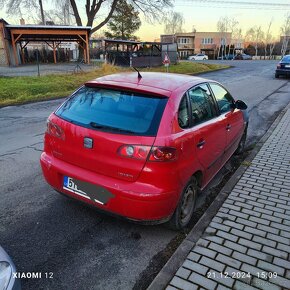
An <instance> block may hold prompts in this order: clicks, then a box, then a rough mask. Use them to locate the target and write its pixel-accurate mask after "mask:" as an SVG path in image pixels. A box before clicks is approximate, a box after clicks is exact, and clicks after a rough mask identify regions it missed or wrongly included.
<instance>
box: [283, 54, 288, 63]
mask: <svg viewBox="0 0 290 290" xmlns="http://www.w3.org/2000/svg"><path fill="white" fill-rule="evenodd" d="M282 61H283V62H290V55H286V56H284V57H283V58H282Z"/></svg>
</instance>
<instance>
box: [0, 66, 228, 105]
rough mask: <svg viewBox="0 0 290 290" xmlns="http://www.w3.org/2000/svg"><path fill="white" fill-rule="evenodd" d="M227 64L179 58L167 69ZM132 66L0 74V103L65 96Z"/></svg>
mask: <svg viewBox="0 0 290 290" xmlns="http://www.w3.org/2000/svg"><path fill="white" fill-rule="evenodd" d="M227 67H228V66H225V65H216V64H204V63H195V62H180V63H179V64H176V65H171V66H170V67H169V72H170V73H181V74H197V73H201V72H207V71H212V70H218V69H223V68H227ZM132 70H133V69H130V68H121V67H116V66H111V65H103V66H102V67H101V68H98V69H96V70H94V71H91V72H85V73H77V74H56V75H45V76H40V77H0V88H1V89H0V107H1V106H8V105H15V104H23V103H28V102H32V101H41V100H49V99H54V98H61V97H65V96H68V95H70V94H71V93H72V92H73V91H74V90H75V89H76V88H78V87H79V86H80V85H81V84H83V83H84V82H86V81H88V80H91V79H94V78H97V77H100V76H103V75H108V74H112V73H117V72H124V71H132ZM140 71H141V72H142V71H155V72H165V71H166V69H165V68H164V66H162V67H156V68H152V69H149V68H146V69H140Z"/></svg>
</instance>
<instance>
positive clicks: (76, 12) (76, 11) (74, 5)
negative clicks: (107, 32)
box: [70, 0, 83, 26]
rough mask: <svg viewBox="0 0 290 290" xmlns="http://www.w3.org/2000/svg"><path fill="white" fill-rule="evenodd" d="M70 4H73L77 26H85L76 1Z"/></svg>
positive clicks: (71, 1) (71, 0)
mask: <svg viewBox="0 0 290 290" xmlns="http://www.w3.org/2000/svg"><path fill="white" fill-rule="evenodd" d="M70 4H71V7H72V9H73V12H74V16H75V19H76V23H77V25H78V26H83V24H82V20H81V17H80V14H79V11H78V7H77V4H76V2H75V0H70Z"/></svg>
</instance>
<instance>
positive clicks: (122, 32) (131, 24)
mask: <svg viewBox="0 0 290 290" xmlns="http://www.w3.org/2000/svg"><path fill="white" fill-rule="evenodd" d="M140 26H141V20H140V18H139V12H138V11H136V10H135V9H134V7H133V6H132V5H131V4H127V2H126V1H125V0H120V2H119V4H118V6H117V8H116V10H115V11H114V13H113V15H112V17H111V19H110V20H109V22H108V24H107V27H108V28H109V31H105V36H106V37H108V38H115V39H136V36H134V35H133V33H134V32H135V31H136V30H138V29H139V28H140Z"/></svg>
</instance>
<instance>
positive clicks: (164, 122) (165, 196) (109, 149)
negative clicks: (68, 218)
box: [40, 73, 248, 229]
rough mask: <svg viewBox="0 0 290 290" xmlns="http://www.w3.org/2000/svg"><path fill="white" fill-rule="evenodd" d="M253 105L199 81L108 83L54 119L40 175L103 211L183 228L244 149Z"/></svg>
mask: <svg viewBox="0 0 290 290" xmlns="http://www.w3.org/2000/svg"><path fill="white" fill-rule="evenodd" d="M246 108H247V106H246V104H245V103H243V102H242V101H234V99H233V98H232V96H231V95H230V94H229V92H228V91H227V90H226V89H225V88H224V87H223V86H222V85H220V84H219V83H217V82H215V81H209V80H206V79H203V78H199V77H192V76H185V75H177V74H165V73H164V74H163V73H142V78H140V77H139V78H138V77H137V74H136V73H122V74H115V75H110V76H105V77H101V78H98V79H96V80H93V81H90V82H87V83H86V84H85V85H84V86H82V87H81V88H79V89H78V90H77V91H76V92H75V93H73V94H72V96H70V97H69V98H68V99H66V100H65V102H64V103H63V104H62V105H61V106H60V107H59V108H58V109H57V110H56V111H55V112H54V113H52V114H51V115H50V116H49V118H48V121H47V131H46V133H45V138H44V152H43V153H42V155H41V160H40V161H41V166H42V170H43V174H44V177H45V179H46V180H47V182H48V183H49V184H50V185H51V186H52V187H53V188H54V189H55V190H56V191H58V192H61V193H63V194H66V195H68V196H70V197H73V198H75V199H78V200H80V201H83V202H85V203H87V204H90V205H93V206H95V207H97V208H99V209H102V210H105V211H107V212H110V213H114V214H117V215H120V216H124V217H126V218H129V219H131V220H136V221H147V222H149V221H150V222H155V223H156V222H158V223H161V222H166V221H169V224H170V225H171V227H173V228H176V229H180V228H183V227H185V226H186V225H187V224H188V222H189V221H190V219H191V217H192V214H193V212H194V206H195V201H196V197H197V193H198V191H199V190H202V189H203V188H204V187H205V186H206V185H207V184H208V183H209V181H210V180H211V179H212V178H213V177H214V175H215V174H216V173H217V172H218V171H219V170H220V168H221V167H222V166H223V165H224V164H225V162H226V161H227V160H228V159H229V158H230V157H231V156H232V154H233V153H234V152H241V151H242V150H243V147H244V143H245V139H246V132H247V122H248V120H247V117H246V116H247V115H246V113H245V112H243V111H241V110H245V109H246Z"/></svg>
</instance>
